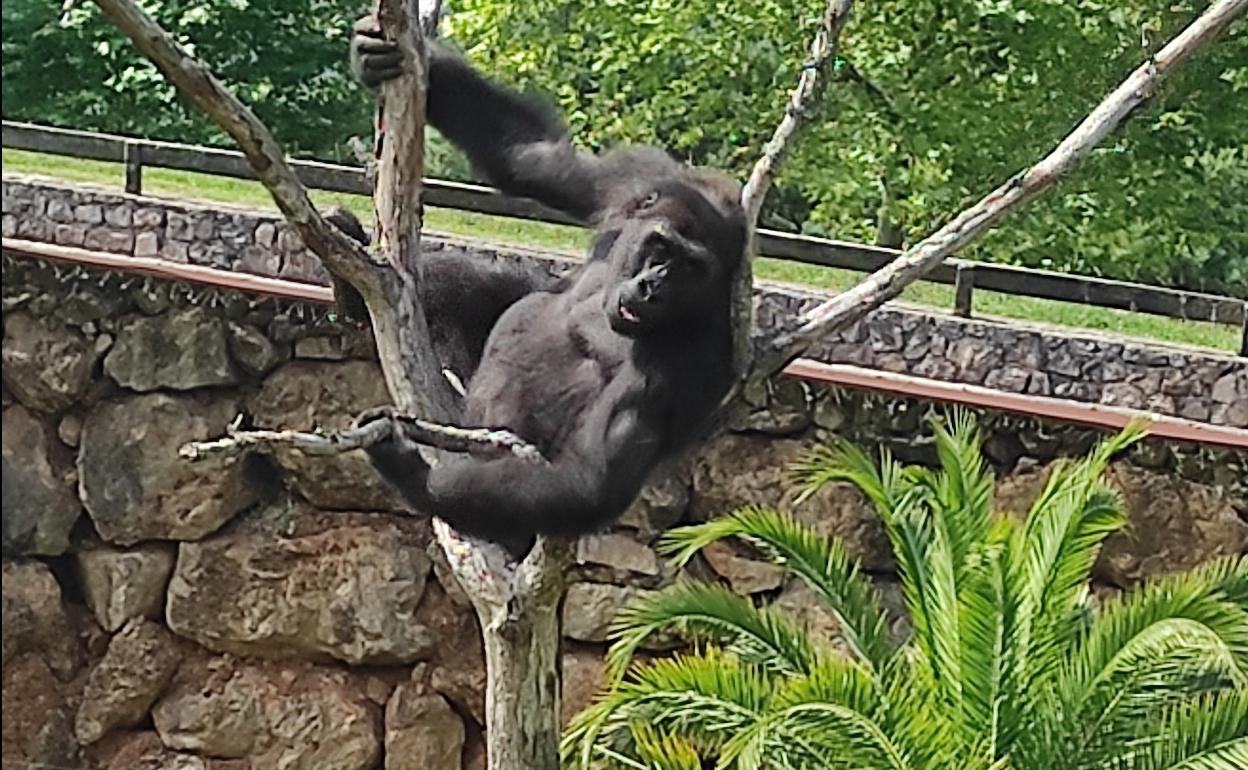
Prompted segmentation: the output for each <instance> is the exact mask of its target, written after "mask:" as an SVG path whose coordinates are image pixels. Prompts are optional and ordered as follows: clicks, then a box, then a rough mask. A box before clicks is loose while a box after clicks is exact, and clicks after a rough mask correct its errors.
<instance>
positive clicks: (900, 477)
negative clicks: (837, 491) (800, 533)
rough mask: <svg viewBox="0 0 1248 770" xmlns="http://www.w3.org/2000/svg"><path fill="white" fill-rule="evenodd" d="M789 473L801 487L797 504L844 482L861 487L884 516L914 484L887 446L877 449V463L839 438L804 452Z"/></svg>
mask: <svg viewBox="0 0 1248 770" xmlns="http://www.w3.org/2000/svg"><path fill="white" fill-rule="evenodd" d="M789 473H790V475H791V476H792V477H793V479H794V480H796V481H797V482H798V483H800V484H801V487H802V488H801V493H800V494H799V495H798V498H797V501H796V502H797V503H799V504H800V503H801V502H803V501H804V500H806V498H808V497H810V496H811V495H813V494H814V493H816V492H818V491H819V490H820V489H821V488H822V487H824V486H825V485H827V484H831V483H834V482H837V481H847V482H849V483H851V484H853V485H854V486H856V487H858V489H860V490H862V493H863V494H865V495H866V496H867V499H869V500H870V501H871V503H872V504H873V505H874V506H875V508H876V510H877V511H879V513H880V515H881V516H883V517H885V518H888V517H889V516H891V515H892V512H893V511H894V510H895V509H896V507H897V504H898V503H899V502H900V500H901V499H902V498H903V497H904V496H905V495H906V494H907V493H908V492H910V490H911V489H912V488H913V487H914V484H915V480H914V479H913V478H911V477H909V476H908V475H907V474H906V473H905V472H904V469H903V468H902V466H901V464H900V463H898V462H897V461H896V460H895V459H894V458H893V456H892V454H891V453H890V452H889V451H888V450H887V449H881V450H880V461H879V463H878V464H877V463H876V462H875V461H873V460H872V459H871V458H870V457H869V456H868V455H867V453H866V452H864V451H863V450H861V449H859V448H858V447H857V446H855V445H854V444H852V443H850V442H849V441H846V440H844V439H839V438H838V439H833V440H832V441H831V442H830V443H828V444H827V445H819V446H815V447H812V448H810V449H808V450H806V451H805V452H803V453H802V455H801V456H800V457H798V459H797V461H796V462H794V463H793V465H792V467H791V469H790V471H789Z"/></svg>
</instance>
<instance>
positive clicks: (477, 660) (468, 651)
mask: <svg viewBox="0 0 1248 770" xmlns="http://www.w3.org/2000/svg"><path fill="white" fill-rule="evenodd" d="M416 621H417V622H418V623H420V624H421V625H423V626H424V627H425V628H428V629H429V632H430V633H431V634H432V635H433V638H434V639H435V640H436V648H435V650H434V653H433V657H432V659H431V660H430V663H429V666H428V670H429V685H430V687H432V688H433V689H434V690H436V691H437V692H439V693H441V694H442V695H443V696H444V697H445V698H446V699H447V700H449V701H450V702H451V703H452V704H454V706H455V708H456V709H458V710H459V711H460V712H462V713H464V714H467V715H469V716H471V717H472V718H473V719H474V720H476V722H477V724H478V725H484V724H485V676H486V674H485V648H484V645H483V644H482V641H481V625H480V623H478V622H477V613H475V612H473V610H472V608H471V607H468V606H464V605H463V604H460V603H458V602H456V601H455V600H454V599H453V598H452V597H451V596H450V595H449V594H448V593H447V592H446V591H445V590H444V589H443V588H442V586H441V585H440V584H438V582H437V581H430V582H429V584H428V586H427V587H426V588H425V595H424V597H423V598H422V599H421V600H420V607H419V609H418V610H417V611H416Z"/></svg>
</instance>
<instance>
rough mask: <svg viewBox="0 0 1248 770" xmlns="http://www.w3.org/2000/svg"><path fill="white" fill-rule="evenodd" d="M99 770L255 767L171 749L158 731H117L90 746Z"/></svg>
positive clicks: (232, 769)
mask: <svg viewBox="0 0 1248 770" xmlns="http://www.w3.org/2000/svg"><path fill="white" fill-rule="evenodd" d="M90 754H91V758H92V759H93V760H94V761H95V765H94V766H95V767H96V768H98V770H252V765H251V763H250V762H248V761H247V760H245V759H215V758H212V757H201V756H197V755H195V754H187V753H185V752H181V751H171V750H169V749H167V748H165V744H163V743H161V742H160V736H159V735H158V734H156V733H155V732H154V731H142V732H129V733H121V732H117V733H113V734H112V735H110V736H109V737H107V738H105V739H104V740H102V741H100V742H99V743H98V744H97V745H96V746H93V747H91V749H90Z"/></svg>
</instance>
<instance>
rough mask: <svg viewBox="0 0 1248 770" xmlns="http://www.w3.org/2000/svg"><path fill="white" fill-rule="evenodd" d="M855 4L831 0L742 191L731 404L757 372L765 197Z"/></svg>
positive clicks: (810, 112) (823, 80)
mask: <svg viewBox="0 0 1248 770" xmlns="http://www.w3.org/2000/svg"><path fill="white" fill-rule="evenodd" d="M852 5H853V3H852V0H828V4H827V6H825V8H824V12H823V17H822V18H821V19H820V23H819V28H818V30H816V32H815V36H814V39H813V40H812V41H811V45H810V60H809V61H808V62H807V63H806V64H805V66H804V67H803V68H802V74H801V76H800V77H799V78H798V81H797V87H796V88H794V89H793V92H792V93H791V94H789V101H788V104H787V106H786V107H785V110H784V118H782V119H781V121H780V125H778V126H776V130H775V133H773V134H772V137H771V140H770V141H768V142H767V146H766V147H765V148H764V150H763V155H762V157H761V158H759V159H758V162H757V163H755V164H754V169H753V170H752V171H751V172H750V178H749V179H748V180H747V181H746V183H745V186H744V187H743V188H742V189H741V208H742V209H743V210H744V212H745V226H746V228H747V231H748V235H747V238H746V244H747V245H746V258H745V259H744V260H742V262H741V266H740V267H739V268H738V269H737V275H736V277H735V279H734V281H733V285H732V328H733V330H734V333H733V351H732V366H733V372H734V373H735V375H736V377H735V378H734V387H733V389H732V392H731V393H729V394H728V396H727V397H726V398H725V403H727V401H729V400H731V399H732V398H733V397H734V396H735V392H736V387H735V385H736V384H739V383H741V382H742V381H743V380H744V379H745V378H746V377H748V376H750V374H751V373H752V372H754V371H755V370H756V367H755V366H754V361H753V355H754V346H753V345H752V343H751V339H750V334H751V330H752V329H753V328H754V318H753V314H754V270H753V266H752V264H751V262H752V260H753V256H754V253H755V252H756V249H755V245H754V231H755V229H756V228H757V227H758V215H759V212H761V211H762V208H763V201H764V200H765V199H766V198H767V192H768V191H769V190H770V189H771V183H772V181H773V180H774V179H775V175H776V171H777V170H778V169H779V168H780V166H781V164H783V163H784V160H785V158H787V157H788V155H789V152H790V151H791V150H792V147H793V144H794V141H795V140H796V138H797V134H798V132H799V131H800V130H801V128H802V127H803V126H804V125H805V124H806V123H807V122H809V121H810V119H811V117H812V116H813V115H814V105H815V102H816V101H818V99H819V98H820V96H822V94H823V91H824V88H825V86H826V85H827V81H828V78H827V68H828V66H829V64H830V63H831V62H832V61H834V60H835V59H836V46H837V40H838V38H839V37H840V34H841V29H842V28H843V27H844V26H845V22H846V21H848V20H849V10H850V8H851V7H852Z"/></svg>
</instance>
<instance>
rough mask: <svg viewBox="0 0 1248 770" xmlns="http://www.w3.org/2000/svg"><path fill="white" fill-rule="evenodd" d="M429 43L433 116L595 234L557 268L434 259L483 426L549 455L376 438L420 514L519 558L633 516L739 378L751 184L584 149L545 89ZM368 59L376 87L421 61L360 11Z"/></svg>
mask: <svg viewBox="0 0 1248 770" xmlns="http://www.w3.org/2000/svg"><path fill="white" fill-rule="evenodd" d="M428 45H429V67H428V79H429V85H428V92H427V108H426V109H427V118H428V121H429V122H430V123H431V124H432V125H433V126H434V127H436V128H437V129H438V131H440V132H441V133H442V135H443V136H445V137H446V138H447V139H448V140H449V141H450V142H452V143H453V144H454V145H456V146H457V147H458V148H459V149H461V150H462V151H463V152H464V153H465V154H466V155H467V157H468V159H469V160H470V161H471V163H472V165H473V167H474V169H475V170H476V171H477V172H478V173H479V174H480V175H481V176H483V177H484V178H485V179H486V180H488V181H489V182H490V183H491V184H493V185H494V186H496V187H498V188H499V189H500V190H502V191H503V192H504V193H507V194H509V195H514V196H523V197H528V198H532V199H534V200H537V201H539V202H541V203H544V204H546V205H547V206H550V207H552V208H554V209H557V210H559V211H562V212H565V213H566V214H569V215H571V216H572V217H575V218H576V219H578V220H580V221H583V222H585V223H586V224H588V225H592V226H593V227H594V228H595V233H594V237H593V241H592V247H591V249H590V253H589V255H588V258H587V259H586V261H585V262H584V264H583V265H582V266H580V267H579V268H578V269H577V270H576V271H575V272H574V273H573V274H571V275H569V276H568V277H566V278H564V279H561V280H559V281H557V282H556V281H554V280H553V279H549V280H543V279H540V278H536V277H533V276H532V275H520V274H519V273H517V272H515V271H511V272H508V271H490V270H488V269H479V268H469V267H463V266H461V267H460V268H459V274H458V275H455V276H454V277H453V279H451V280H447V279H446V275H447V274H448V273H450V272H454V271H455V270H456V268H455V266H453V265H449V264H446V263H445V262H443V263H432V262H426V263H425V264H424V266H423V267H422V280H423V281H424V282H425V283H426V286H425V288H424V290H423V294H424V295H425V296H426V297H427V298H428V299H429V302H430V304H429V306H427V313H428V314H429V318H430V325H431V327H434V328H435V337H437V336H438V332H436V330H437V329H438V327H442V332H441V335H442V337H443V338H444V340H445V339H451V338H453V339H454V340H455V341H456V343H457V344H461V345H466V346H468V349H467V350H461V351H459V352H458V354H457V355H458V356H459V357H460V360H461V361H464V362H467V364H466V365H467V367H468V368H469V369H470V370H469V371H461V372H458V373H459V374H460V375H461V376H464V377H465V379H466V381H467V391H466V394H465V401H464V412H465V413H464V424H465V425H470V426H473V427H487V428H501V429H506V430H509V431H511V432H513V433H515V434H516V435H518V436H519V437H521V438H522V439H524V440H525V441H528V442H529V443H531V444H533V445H534V446H536V447H537V449H538V450H540V452H541V454H542V457H543V459H542V460H541V461H538V462H536V463H535V462H532V461H529V460H525V459H521V458H518V457H514V456H510V455H508V456H497V455H490V456H478V455H474V454H459V455H453V456H450V455H445V457H446V458H447V459H443V460H442V461H440V462H438V463H437V464H436V465H435V466H434V467H432V468H430V467H429V466H428V465H427V464H426V463H425V462H424V461H423V460H422V459H421V457H420V455H419V453H418V451H417V447H416V446H415V445H414V444H413V443H411V442H410V441H408V440H407V439H405V438H404V437H403V435H402V431H401V429H400V428H399V427H398V426H397V425H396V431H395V435H394V436H393V437H392V438H391V439H390V440H388V441H386V442H383V443H381V444H378V445H376V446H373V447H370V448H369V450H368V452H369V457H370V459H371V460H372V463H373V464H374V466H375V467H376V468H377V470H378V472H379V473H380V474H381V475H382V477H383V478H385V479H386V480H387V481H388V482H389V483H390V484H391V485H393V486H394V487H395V488H396V489H397V490H398V491H399V492H400V493H401V494H402V496H403V498H404V499H405V500H406V502H407V503H408V504H410V505H411V506H413V507H414V508H415V509H417V510H419V511H422V512H425V513H430V514H434V515H436V516H439V517H440V518H442V519H443V520H445V521H446V522H447V523H448V524H450V525H451V526H452V527H454V528H455V529H456V530H458V531H460V532H463V533H465V534H469V535H473V536H476V537H480V538H483V539H486V540H490V541H493V542H497V543H499V544H501V545H503V546H504V547H506V548H507V549H509V550H510V551H511V552H512V554H513V555H515V556H517V557H518V556H520V555H522V554H523V553H525V552H526V551H527V550H528V548H529V547H530V546H531V544H532V542H533V539H534V537H535V536H536V535H538V534H548V535H556V536H574V535H580V534H585V533H588V532H592V531H594V530H597V529H599V528H601V527H603V526H604V525H606V524H608V523H610V522H611V521H613V520H614V519H615V518H617V517H618V516H619V515H620V514H621V513H623V512H624V510H625V509H626V508H627V507H628V506H629V504H630V503H631V502H632V501H633V499H634V498H635V497H636V496H637V493H638V492H639V490H640V489H641V487H642V485H643V484H644V483H645V480H646V477H647V475H648V474H649V473H650V471H651V470H652V469H653V468H654V467H655V466H656V464H658V463H659V462H660V461H662V460H663V459H665V458H668V457H671V456H673V455H675V454H677V453H679V452H680V451H681V450H683V449H685V448H686V447H688V446H689V445H690V444H691V443H693V442H694V441H695V440H697V439H698V438H699V437H701V435H702V434H703V432H704V431H705V430H706V428H707V427H708V423H709V420H710V417H711V415H712V414H713V413H714V411H715V410H716V408H717V406H718V404H719V402H720V401H721V400H722V399H723V397H724V396H725V394H726V393H727V392H728V389H729V387H730V386H731V380H732V354H733V343H732V321H731V295H732V284H733V278H734V275H735V273H736V271H737V268H738V266H739V265H740V263H741V260H742V259H743V257H744V252H745V245H746V224H745V216H744V212H743V210H742V208H741V205H740V186H739V185H738V184H737V183H736V182H734V181H732V180H730V179H728V178H727V177H725V176H723V175H721V174H719V173H716V172H712V171H708V170H702V169H695V168H691V167H688V166H685V165H683V164H681V163H678V162H677V161H675V160H673V159H672V158H670V157H669V156H668V155H666V154H665V153H663V152H662V151H659V150H657V149H652V148H634V149H620V150H614V151H611V152H609V153H606V154H604V155H602V156H597V155H594V154H592V153H588V152H584V151H579V150H577V149H576V148H574V147H573V145H572V142H571V140H570V138H569V136H568V132H567V130H566V128H565V127H564V124H563V122H562V121H561V119H560V118H559V117H558V116H557V115H556V114H555V113H554V111H553V110H552V109H550V108H549V107H547V106H546V104H545V103H544V102H543V101H541V100H539V99H536V98H534V97H532V96H528V95H522V94H520V93H517V92H515V91H513V90H510V89H507V88H505V87H503V86H501V85H499V84H497V83H494V82H492V81H490V80H488V79H486V78H484V77H482V76H481V75H480V74H478V73H477V72H475V71H473V70H472V68H471V67H470V66H469V65H468V63H467V62H466V61H465V60H464V59H463V58H461V57H460V56H459V55H458V54H456V53H454V52H452V51H451V50H449V49H448V48H446V47H444V46H443V45H441V44H439V43H437V42H436V41H432V40H430V41H429V44H428ZM351 62H352V68H353V70H354V72H355V73H356V75H357V77H358V78H359V79H360V80H361V81H362V82H363V83H364V84H365V85H367V86H370V87H375V86H377V85H378V84H379V83H381V82H383V81H385V80H388V79H391V78H394V77H396V76H397V75H398V74H399V73H400V70H401V67H402V64H403V62H402V57H401V54H400V53H399V51H398V49H397V48H396V46H395V45H393V44H392V43H388V42H386V41H385V40H384V38H383V37H382V36H381V33H380V31H379V28H378V25H377V23H376V20H375V19H374V18H373V17H365V18H364V19H361V20H360V21H359V22H357V23H356V25H355V28H354V32H353V35H352V40H351ZM460 261H461V262H463V261H464V260H460ZM465 311H468V314H469V315H471V316H472V317H470V318H465V317H464V313H465ZM439 313H444V315H442V317H441V318H439ZM447 329H450V331H447ZM474 346H479V347H474ZM447 354H450V355H456V354H454V353H450V352H449V351H448V353H447ZM378 416H379V413H378V412H376V411H374V412H373V413H370V414H366V415H364V416H363V417H361V421H362V422H367V421H368V420H370V419H377V417H378Z"/></svg>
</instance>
